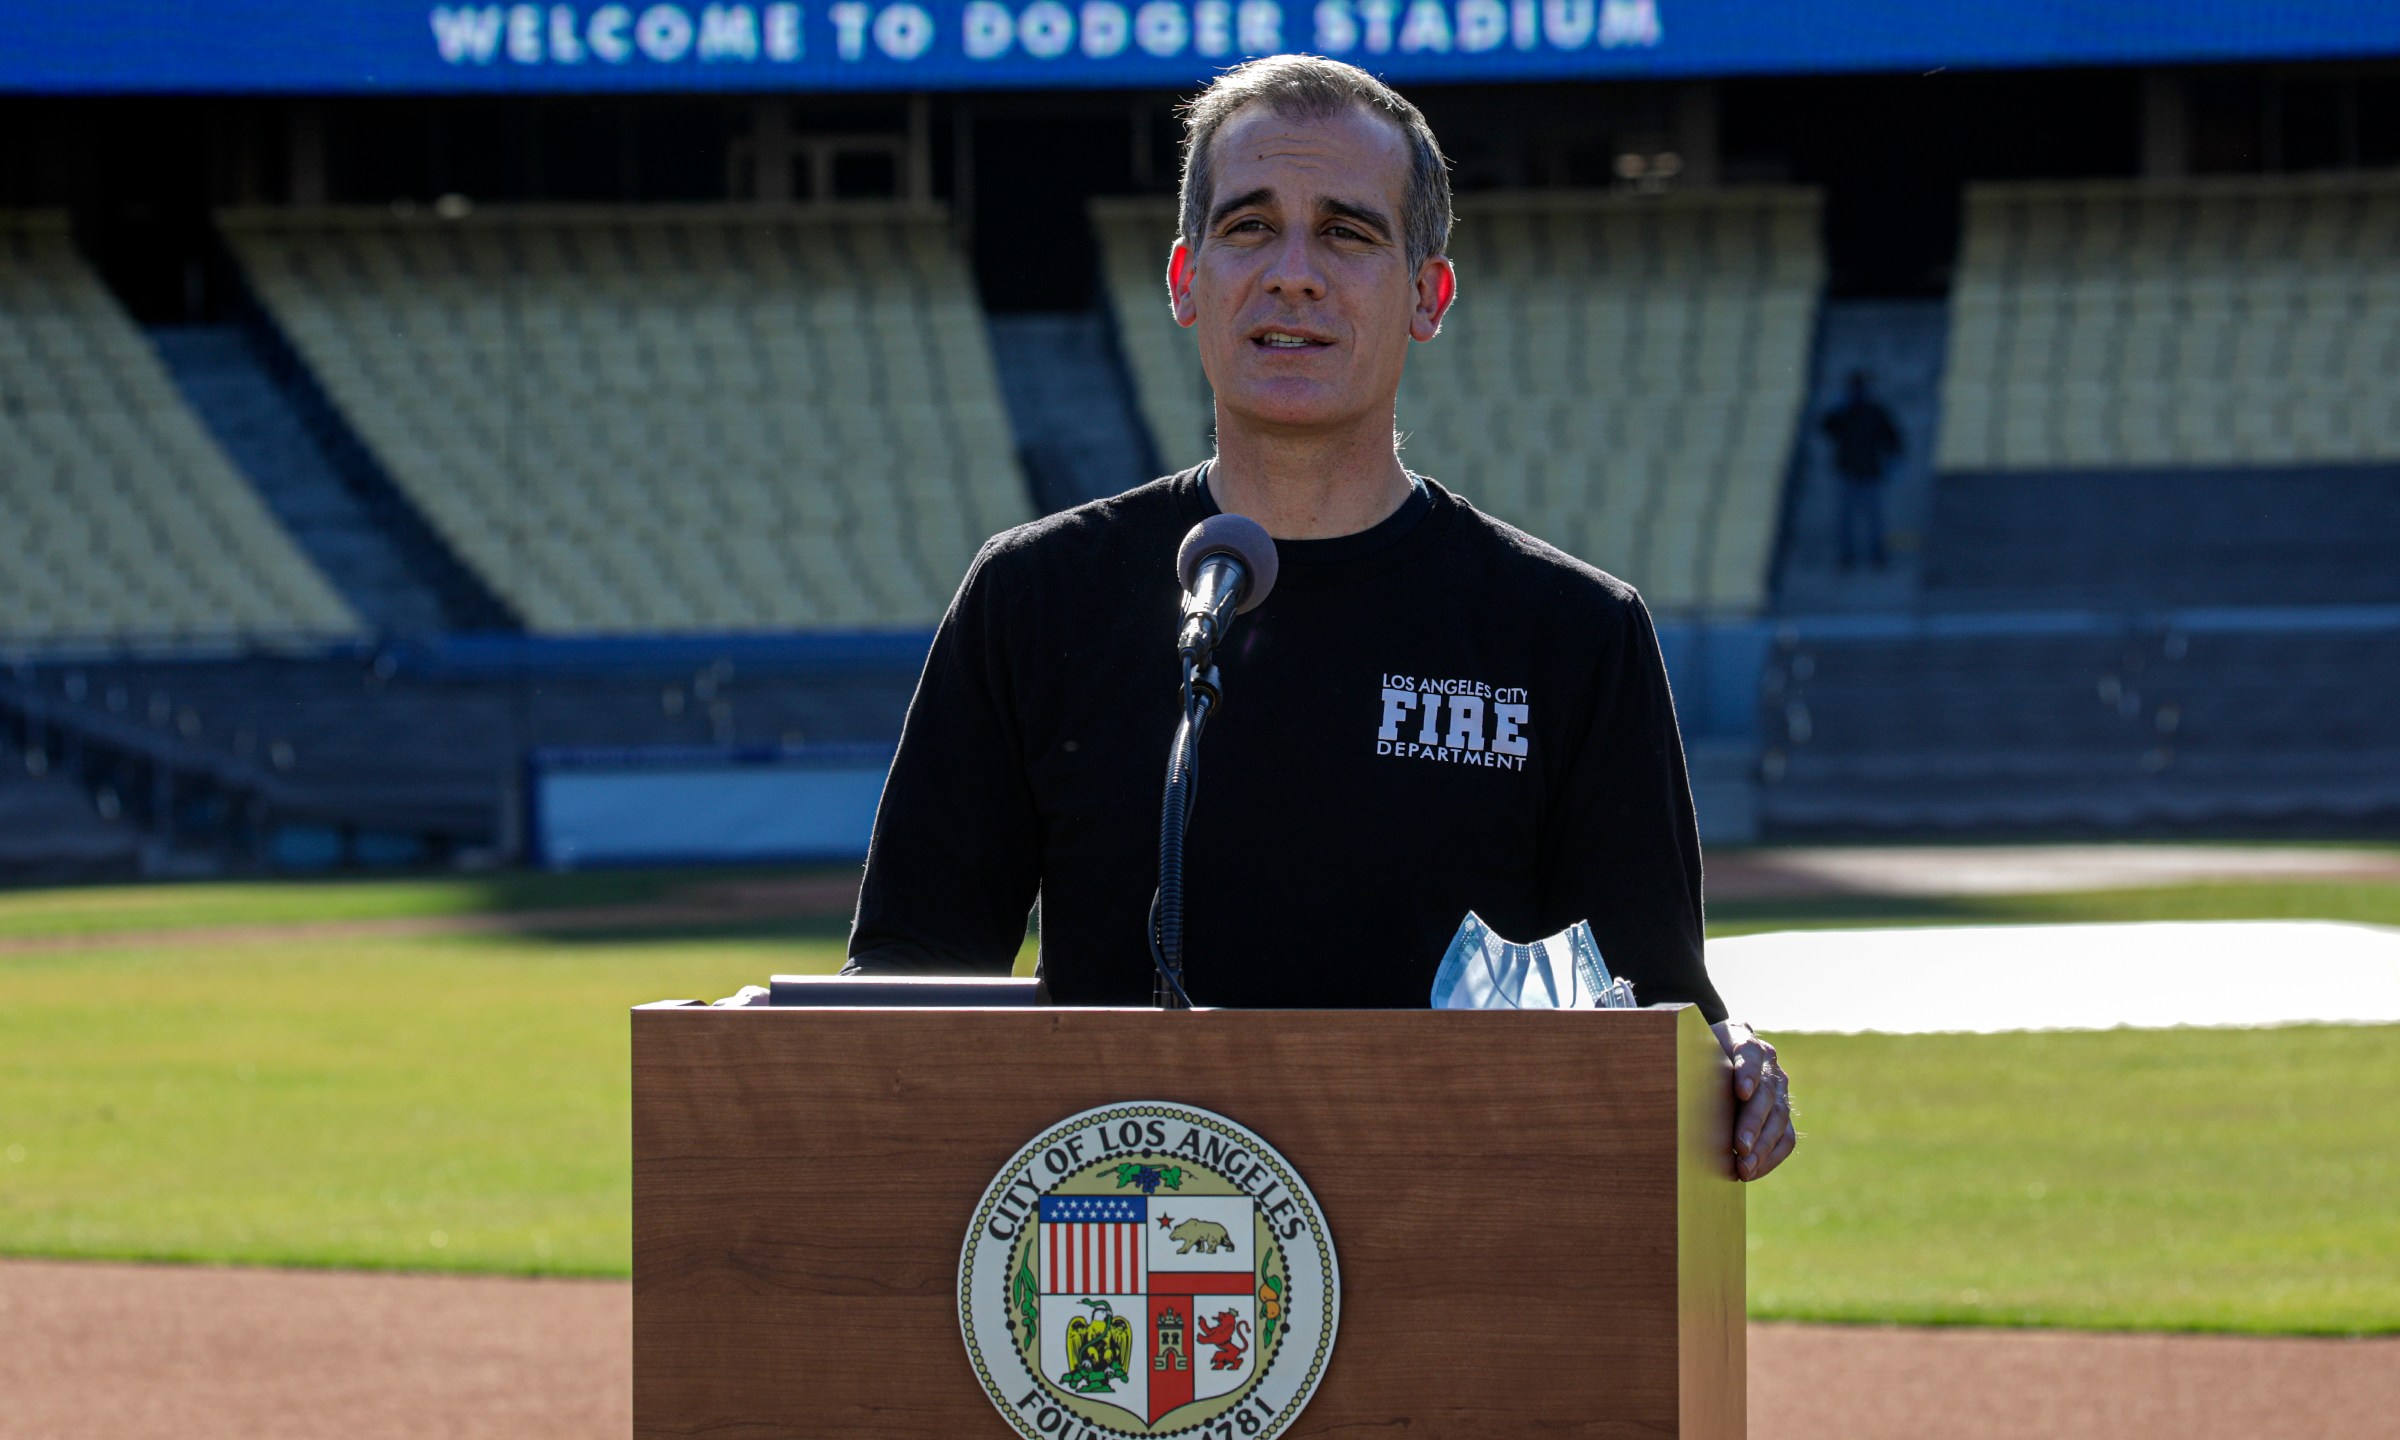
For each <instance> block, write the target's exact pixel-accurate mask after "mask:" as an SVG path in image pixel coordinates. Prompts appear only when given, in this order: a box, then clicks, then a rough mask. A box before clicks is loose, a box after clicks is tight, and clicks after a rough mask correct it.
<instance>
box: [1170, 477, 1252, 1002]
mask: <svg viewBox="0 0 2400 1440" xmlns="http://www.w3.org/2000/svg"><path fill="white" fill-rule="evenodd" d="M1277 568H1278V567H1277V564H1276V560H1275V542H1274V541H1273V540H1272V539H1270V538H1269V537H1268V535H1267V531H1266V527H1265V526H1262V525H1260V524H1259V523H1258V522H1257V521H1255V520H1252V519H1250V518H1248V517H1247V516H1242V515H1212V516H1210V517H1209V518H1208V519H1206V520H1203V521H1201V522H1200V523H1199V524H1197V525H1195V526H1193V527H1192V530H1191V533H1190V534H1188V535H1186V536H1184V537H1183V544H1182V546H1181V547H1179V548H1178V549H1177V551H1176V552H1175V573H1176V575H1177V576H1178V577H1179V578H1180V579H1181V580H1182V581H1183V623H1182V626H1181V628H1180V629H1179V630H1178V631H1177V632H1176V636H1175V656H1176V661H1177V663H1178V664H1179V665H1180V666H1181V667H1182V671H1183V718H1182V719H1181V720H1179V721H1177V722H1176V725H1175V744H1174V747H1173V748H1172V749H1171V750H1169V751H1168V752H1167V793H1166V798H1165V800H1164V801H1163V802H1162V803H1161V804H1160V806H1159V811H1158V893H1157V895H1156V896H1155V897H1153V898H1152V900H1151V902H1150V959H1151V963H1153V964H1154V965H1156V966H1157V967H1158V983H1157V985H1156V986H1155V987H1154V989H1153V990H1152V995H1153V998H1154V999H1155V1000H1156V1002H1157V1004H1158V1008H1160V1009H1161V1010H1189V1009H1191V1008H1192V997H1191V995H1190V993H1189V992H1188V991H1186V990H1185V989H1184V988H1183V939H1184V935H1183V921H1184V914H1183V839H1184V834H1185V832H1186V831H1187V830H1189V829H1190V828H1191V823H1192V792H1193V789H1194V787H1196V786H1197V785H1198V784H1199V780H1200V732H1201V730H1202V729H1204V728H1206V726H1207V725H1208V717H1209V716H1211V715H1213V714H1215V713H1216V711H1217V707H1218V706H1220V705H1222V704H1223V703H1224V701H1225V687H1224V684H1223V682H1221V681H1220V680H1219V679H1218V678H1217V647H1218V646H1219V645H1221V644H1223V643H1224V640H1225V635H1226V632H1228V631H1229V630H1231V629H1232V628H1233V620H1234V617H1235V616H1236V615H1240V614H1243V613H1245V612H1248V611H1251V610H1255V609H1257V608H1258V606H1259V603H1260V602H1261V601H1263V600H1265V599H1266V598H1267V592H1268V591H1270V590H1272V589H1274V588H1275V572H1276V569H1277Z"/></svg>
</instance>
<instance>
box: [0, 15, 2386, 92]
mask: <svg viewBox="0 0 2400 1440" xmlns="http://www.w3.org/2000/svg"><path fill="white" fill-rule="evenodd" d="M1285 50H1306V51H1313V52H1317V53H1321V54H1329V55H1336V56H1340V57H1342V58H1345V59H1349V60H1352V61H1354V62H1356V63H1358V64H1361V65H1364V66H1366V67H1368V68H1370V69H1372V70H1375V71H1377V72H1378V73H1380V74H1383V75H1385V76H1386V77H1387V78H1389V79H1391V80H1393V81H1395V82H1400V83H1424V82H1485V83H1489V82H1507V81H1517V80H1607V79H1662V78H1696V77H1708V76H1731V75H1747V74H1806V73H1845V72H1860V73H1863V72H1907V71H1925V70H1934V69H1943V68H1948V69H1993V68H2018V67H2048V66H2065V65H2176V64H2201V63H2212V62H2248V61H2305V60H2332V59H2367V58H2380V57H2392V56H2400V5H2394V4H2393V3H2391V0H1943V3H1938V4H1898V3H1893V0H1867V3H1858V0H1852V3H1831V0H741V3H724V0H558V3H514V4H476V3H452V4H433V3H426V0H9V3H6V4H0V92H16V93H48V94H110V93H187V94H189V93H215V94H262V93H287V94H345V93H366V94H373V93H381V94H446V93H485V94H494V93H498V94H522V93H540V92H558V93H594V92H610V91H619V92H677V91H682V92H691V91H724V92H749V93H761V92H772V91H792V92H801V91H861V90H897V91H928V90H995V89H1035V88H1039V89H1061V88H1124V89H1147V88H1182V87H1189V86H1191V85H1193V84H1195V83H1196V82H1198V81H1199V80H1200V79H1202V78H1203V77H1205V76H1206V75H1208V74H1209V73H1211V72H1212V71H1214V70H1217V69H1219V68H1221V67H1223V66H1226V65H1229V64H1232V63H1235V62H1236V61H1239V60H1240V59H1242V58H1244V57H1246V56H1252V55H1260V54H1270V53H1275V52H1279V51H1285Z"/></svg>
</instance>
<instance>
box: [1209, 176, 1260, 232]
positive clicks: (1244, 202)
mask: <svg viewBox="0 0 2400 1440" xmlns="http://www.w3.org/2000/svg"><path fill="white" fill-rule="evenodd" d="M1274 198H1275V192H1274V191H1273V190H1271V189H1268V188H1267V187H1265V186H1263V185H1262V186H1260V187H1259V188H1258V189H1256V190H1251V191H1248V192H1246V193H1244V194H1240V195H1236V196H1234V197H1233V198H1232V199H1231V200H1228V201H1226V202H1225V203H1224V204H1222V205H1219V206H1218V207H1217V208H1216V209H1214V210H1211V211H1209V212H1208V228H1209V229H1211V230H1214V229H1216V228H1217V227H1218V226H1219V225H1221V224H1223V223H1224V221H1225V217H1226V216H1228V215H1231V214H1232V213H1233V212H1234V211H1236V210H1247V209H1249V208H1250V207H1251V206H1253V205H1264V204H1266V203H1267V202H1268V201H1269V200H1272V199H1274Z"/></svg>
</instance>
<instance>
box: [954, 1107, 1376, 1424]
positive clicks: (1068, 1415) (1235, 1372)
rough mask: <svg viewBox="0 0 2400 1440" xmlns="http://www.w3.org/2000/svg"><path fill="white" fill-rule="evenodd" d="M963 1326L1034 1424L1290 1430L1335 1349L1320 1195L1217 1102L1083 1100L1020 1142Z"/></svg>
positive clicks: (964, 1274) (1005, 1397)
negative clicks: (1207, 1106)
mask: <svg viewBox="0 0 2400 1440" xmlns="http://www.w3.org/2000/svg"><path fill="white" fill-rule="evenodd" d="M958 1271H959V1275H958V1286H959V1289H958V1299H959V1311H960V1316H959V1318H960V1324H961V1326H962V1328H963V1329H964V1331H965V1333H966V1341H967V1355H968V1358H969V1359H970V1360H971V1361H972V1362H973V1363H974V1366H975V1373H976V1376H977V1377H978V1378H979V1379H981V1380H982V1382H983V1386H984V1389H985V1391H986V1392H987V1393H988V1394H989V1395H990V1396H991V1397H992V1403H993V1404H995V1405H997V1406H999V1408H1000V1413H1001V1414H1003V1415H1005V1416H1007V1417H1008V1420H1009V1423H1010V1424H1011V1425H1013V1426H1014V1427H1016V1430H1017V1433H1019V1434H1021V1435H1024V1436H1027V1437H1029V1440H1102V1437H1130V1436H1156V1435H1181V1434H1186V1433H1189V1434H1191V1435H1193V1436H1195V1437H1213V1436H1235V1437H1254V1440H1266V1437H1272V1436H1275V1435H1279V1434H1281V1433H1282V1432H1283V1430H1284V1428H1285V1427H1286V1426H1288V1425H1290V1424H1291V1422H1292V1421H1293V1420H1294V1419H1295V1418H1296V1417H1297V1416H1298V1415H1299V1414H1300V1411H1301V1408H1302V1407H1303V1406H1305V1405H1306V1404H1307V1403H1308V1400H1309V1397H1310V1396H1311V1395H1313V1394H1315V1393H1316V1388H1317V1382H1318V1381H1319V1380H1320V1379H1322V1378H1323V1376H1324V1374H1325V1362H1326V1360H1327V1359H1328V1358H1329V1357H1330V1356H1331V1354H1332V1353H1333V1332H1334V1325H1335V1322H1336V1319H1337V1318H1338V1316H1339V1313H1340V1281H1339V1275H1338V1272H1337V1271H1336V1270H1335V1268H1334V1259H1333V1241H1332V1239H1331V1237H1330V1236H1329V1235H1328V1234H1327V1232H1326V1228H1325V1215H1324V1212H1323V1211H1321V1210H1319V1209H1318V1208H1317V1202H1316V1197H1314V1196H1313V1195H1311V1194H1309V1191H1308V1186H1307V1185H1306V1184H1305V1183H1304V1182H1303V1181H1302V1180H1301V1179H1300V1177H1299V1175H1298V1174H1297V1173H1295V1172H1294V1171H1293V1169H1292V1167H1291V1165H1290V1164H1289V1163H1288V1162H1286V1161H1285V1160H1284V1158H1283V1157H1282V1156H1281V1155H1278V1154H1276V1153H1275V1151H1274V1149H1273V1148H1272V1147H1270V1146H1269V1145H1268V1144H1267V1143H1266V1142H1265V1141H1263V1140H1261V1139H1259V1138H1258V1136H1256V1135H1254V1134H1252V1133H1251V1132H1250V1131H1248V1130H1247V1129H1244V1128H1243V1127H1242V1126H1240V1125H1237V1124H1235V1123H1234V1122H1233V1121H1231V1120H1228V1119H1226V1118H1225V1117H1224V1116H1222V1115H1217V1114H1214V1113H1212V1112H1210V1111H1207V1110H1201V1109H1197V1108H1195V1107H1193V1106H1189V1105H1176V1104H1170V1103H1167V1102H1163V1101H1138V1102H1128V1103H1126V1104H1121V1105H1108V1106H1103V1107H1101V1108H1100V1109H1097V1110H1086V1111H1084V1112H1083V1113H1082V1114H1080V1115H1075V1116H1071V1117H1069V1118H1068V1119H1065V1120H1062V1121H1060V1122H1059V1123H1058V1124H1057V1125H1055V1126H1052V1127H1051V1128H1050V1129H1049V1130H1048V1131H1046V1132H1044V1133H1043V1134H1041V1135H1039V1136H1037V1137H1035V1138H1034V1139H1033V1140H1032V1141H1031V1142H1030V1143H1028V1144H1027V1145H1026V1146H1025V1147H1024V1148H1023V1149H1021V1150H1019V1151H1018V1152H1017V1153H1016V1154H1015V1155H1014V1156H1013V1157H1011V1158H1010V1160H1009V1162H1008V1164H1007V1165H1006V1166H1005V1167H1003V1168H1002V1169H1001V1171H1000V1174H999V1176H998V1178H996V1179H994V1180H993V1181H992V1184H991V1188H990V1189H988V1190H986V1191H985V1192H984V1196H983V1203H982V1204H981V1205H979V1206H977V1207H976V1211H975V1221H974V1224H973V1226H972V1227H971V1228H970V1229H969V1230H968V1231H967V1241H966V1246H965V1248H964V1250H963V1251H962V1252H961V1254H960V1256H959V1267H958Z"/></svg>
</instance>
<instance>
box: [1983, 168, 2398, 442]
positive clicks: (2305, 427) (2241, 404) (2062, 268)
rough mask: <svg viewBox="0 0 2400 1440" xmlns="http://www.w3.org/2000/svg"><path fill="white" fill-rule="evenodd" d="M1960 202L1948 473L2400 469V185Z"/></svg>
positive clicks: (2369, 180)
mask: <svg viewBox="0 0 2400 1440" xmlns="http://www.w3.org/2000/svg"><path fill="white" fill-rule="evenodd" d="M1966 203H1967V213H1966V234H1965V239H1964V242H1963V246H1962V251H1961V255H1960V263H1959V271H1958V283H1957V287H1956V291H1955V294H1954V296H1953V298H1952V323H1951V327H1950V356H1949V364H1948V368H1947V371H1946V379H1945V383H1944V389H1943V418H1942V436H1941V444H1940V453H1939V464H1940V466H1941V468H1943V469H1947V470H2033V469H2055V468H2074V467H2085V468H2101V467H2112V466H2171V465H2215V466H2223V465H2294V464H2322V463H2329V462H2331V463H2340V462H2357V461H2372V460H2385V459H2393V458H2400V175H2393V174H2384V175H2367V176H2360V175H2322V176H2319V175H2310V176H2271V177H2243V178H2208V179H2193V180H2177V181H2172V182H2165V181H2139V182H2137V181H2122V180H2116V181H2090V182H2078V183H2072V184H2055V183H2053V184H2011V185H1977V186H1972V187H1970V188H1969V190H1968V192H1967V202H1966Z"/></svg>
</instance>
